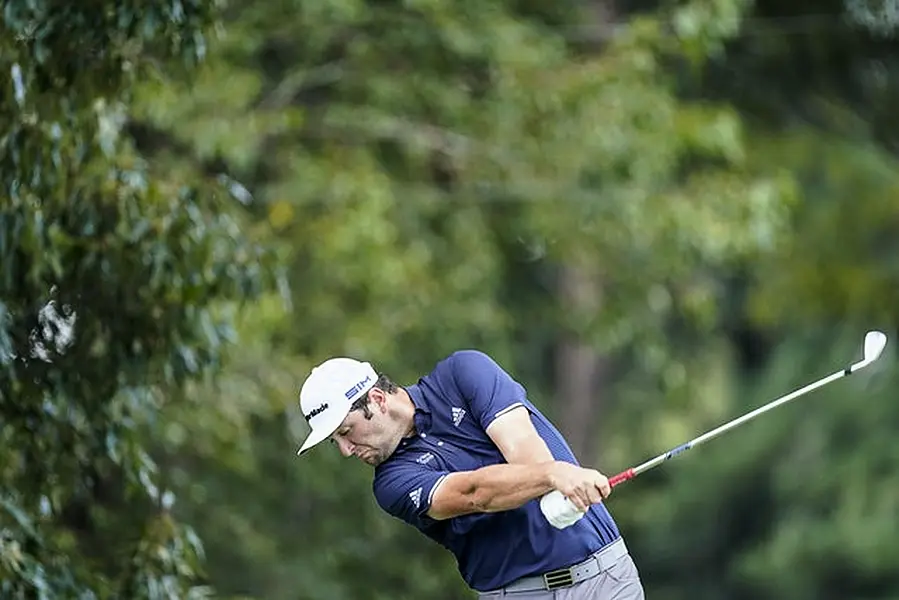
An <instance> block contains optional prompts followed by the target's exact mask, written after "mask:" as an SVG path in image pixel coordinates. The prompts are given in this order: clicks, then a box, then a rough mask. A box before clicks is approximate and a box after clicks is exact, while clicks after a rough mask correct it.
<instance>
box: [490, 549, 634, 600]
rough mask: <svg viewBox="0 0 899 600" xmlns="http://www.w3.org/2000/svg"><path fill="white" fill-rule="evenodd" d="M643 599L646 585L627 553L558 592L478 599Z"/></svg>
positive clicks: (505, 593)
mask: <svg viewBox="0 0 899 600" xmlns="http://www.w3.org/2000/svg"><path fill="white" fill-rule="evenodd" d="M496 598H506V599H508V600H644V598H645V596H644V595H643V584H642V583H641V582H640V575H639V574H638V572H637V566H636V565H635V564H634V561H633V559H632V558H631V556H630V554H624V555H623V556H620V557H619V558H617V559H615V560H614V562H612V563H611V564H609V565H608V566H606V567H605V568H604V569H603V570H602V571H601V572H599V573H598V574H597V575H595V576H593V577H590V578H589V579H585V580H583V581H581V582H579V583H575V584H574V585H570V586H568V587H562V588H558V589H555V590H529V591H506V590H497V591H492V592H481V593H480V594H478V599H479V600H495V599H496Z"/></svg>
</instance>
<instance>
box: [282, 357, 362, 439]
mask: <svg viewBox="0 0 899 600" xmlns="http://www.w3.org/2000/svg"><path fill="white" fill-rule="evenodd" d="M377 381H378V374H377V373H376V372H375V370H374V369H373V368H372V366H371V365H370V364H368V363H367V362H359V361H358V360H353V359H352V358H343V357H339V358H330V359H328V360H326V361H325V362H323V363H321V364H320V365H318V366H317V367H315V368H313V369H312V372H311V373H310V374H309V376H308V377H306V381H304V382H303V387H302V388H301V389H300V411H301V412H302V413H303V417H304V418H305V419H306V422H307V423H308V424H309V427H310V428H311V429H312V431H310V432H309V435H308V436H307V437H306V440H305V441H304V442H303V445H302V446H301V447H300V449H299V450H298V451H297V456H299V455H300V454H302V453H303V452H305V451H307V450H309V449H310V448H312V447H313V446H315V445H316V444H318V443H320V442H322V441H323V440H325V439H327V438H328V437H329V436H330V435H331V434H332V433H334V432H335V431H336V430H337V428H338V427H340V424H341V423H343V420H344V419H345V418H346V416H347V415H348V414H349V412H350V407H351V406H352V405H353V402H355V401H356V400H357V399H358V398H360V397H361V396H362V395H363V394H365V393H366V392H367V391H368V390H370V389H371V388H372V387H373V386H374V385H375V383H376V382H377Z"/></svg>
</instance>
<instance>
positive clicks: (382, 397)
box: [368, 387, 387, 413]
mask: <svg viewBox="0 0 899 600" xmlns="http://www.w3.org/2000/svg"><path fill="white" fill-rule="evenodd" d="M368 398H369V400H370V401H371V402H374V404H375V406H377V409H378V410H379V411H381V412H382V413H386V412H387V394H386V393H385V392H384V390H382V389H380V388H376V387H375V388H371V389H370V390H369V391H368Z"/></svg>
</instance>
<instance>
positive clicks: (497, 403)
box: [452, 350, 527, 430]
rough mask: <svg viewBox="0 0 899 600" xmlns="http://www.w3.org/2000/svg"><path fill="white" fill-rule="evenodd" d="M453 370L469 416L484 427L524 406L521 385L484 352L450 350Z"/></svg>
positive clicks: (523, 390)
mask: <svg viewBox="0 0 899 600" xmlns="http://www.w3.org/2000/svg"><path fill="white" fill-rule="evenodd" d="M452 373H453V379H454V380H455V382H456V385H457V386H458V388H459V392H460V393H461V394H462V396H463V397H464V398H465V399H466V400H467V401H468V407H469V409H470V410H471V413H472V416H473V417H474V418H475V419H476V420H477V421H478V423H479V424H480V425H481V427H482V428H483V429H484V430H486V429H487V427H488V426H489V425H490V424H491V423H493V421H494V420H495V419H496V418H497V417H500V416H502V415H503V414H505V413H507V412H509V411H510V410H512V409H514V408H517V407H519V406H526V405H525V400H526V397H527V393H526V392H525V389H524V386H522V385H521V384H520V383H518V382H517V381H515V380H514V379H512V376H511V375H509V374H508V373H507V372H506V371H505V370H504V369H503V368H502V367H500V366H499V365H498V364H497V363H496V361H495V360H493V359H492V358H490V357H489V356H487V355H486V354H484V353H483V352H479V351H477V350H461V351H459V352H456V353H455V354H453V360H452Z"/></svg>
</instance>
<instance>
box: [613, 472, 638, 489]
mask: <svg viewBox="0 0 899 600" xmlns="http://www.w3.org/2000/svg"><path fill="white" fill-rule="evenodd" d="M634 475H635V473H634V470H633V469H628V470H627V471H622V472H621V473H619V474H618V475H615V476H614V477H609V485H611V486H612V487H615V486H616V485H618V484H619V483H624V482H625V481H627V480H628V479H633V478H634Z"/></svg>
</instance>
